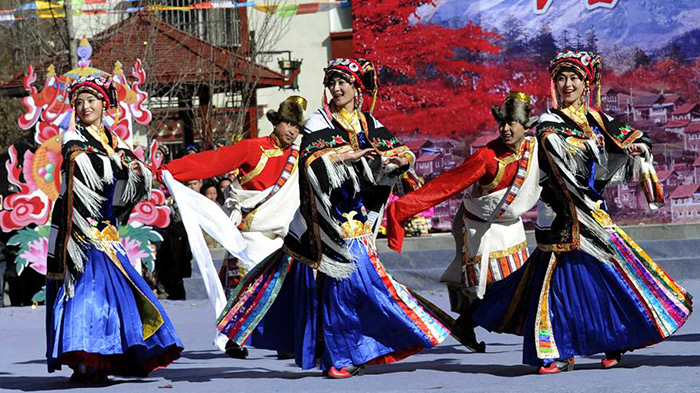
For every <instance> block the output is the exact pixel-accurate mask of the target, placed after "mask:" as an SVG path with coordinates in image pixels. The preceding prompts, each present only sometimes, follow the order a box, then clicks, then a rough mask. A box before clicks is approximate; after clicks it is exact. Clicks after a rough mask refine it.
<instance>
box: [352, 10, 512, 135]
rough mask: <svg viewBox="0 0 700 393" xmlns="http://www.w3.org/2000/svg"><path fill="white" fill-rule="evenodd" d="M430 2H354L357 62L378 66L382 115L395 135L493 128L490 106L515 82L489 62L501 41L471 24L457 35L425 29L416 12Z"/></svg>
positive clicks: (427, 26) (431, 26) (379, 111)
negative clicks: (507, 82)
mask: <svg viewBox="0 0 700 393" xmlns="http://www.w3.org/2000/svg"><path fill="white" fill-rule="evenodd" d="M423 4H432V3H431V0H412V1H404V0H360V1H353V31H354V37H353V39H354V41H353V44H354V49H355V55H356V56H357V57H364V58H366V59H369V60H371V61H372V62H373V63H374V64H375V66H377V67H378V68H379V71H380V73H379V75H380V81H381V83H382V88H381V89H380V93H379V100H378V105H377V108H376V114H377V116H378V117H379V118H380V119H381V121H382V122H383V123H384V124H385V125H386V126H387V127H389V128H390V129H392V130H393V131H396V132H398V133H408V132H413V131H419V132H421V133H424V134H430V135H440V136H450V135H465V134H469V133H473V132H474V131H477V130H481V129H484V128H485V127H486V126H489V127H490V126H491V125H492V124H493V120H492V118H491V110H490V108H491V105H493V104H496V103H498V102H499V101H502V100H503V96H504V94H505V92H507V91H508V88H509V87H510V86H506V84H504V80H507V79H510V77H511V75H508V74H507V73H506V72H504V71H503V70H502V69H499V67H493V65H489V64H487V60H488V58H489V57H490V56H493V55H495V54H497V53H498V51H499V47H498V45H496V43H495V42H496V41H497V40H498V39H499V38H500V37H499V36H498V35H496V34H493V33H489V32H486V31H484V30H482V28H481V27H479V26H477V25H474V24H468V25H466V26H464V27H462V28H459V29H451V28H447V27H443V26H438V25H435V24H424V23H422V22H421V21H420V20H419V19H418V16H417V14H416V8H417V7H418V6H420V5H423Z"/></svg>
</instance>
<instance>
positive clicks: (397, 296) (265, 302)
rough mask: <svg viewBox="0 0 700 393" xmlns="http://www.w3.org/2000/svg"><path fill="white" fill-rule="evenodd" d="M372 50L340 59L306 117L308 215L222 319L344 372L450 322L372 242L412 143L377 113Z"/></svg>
mask: <svg viewBox="0 0 700 393" xmlns="http://www.w3.org/2000/svg"><path fill="white" fill-rule="evenodd" d="M376 83H377V82H376V75H375V72H374V67H373V66H372V64H371V63H370V62H368V61H365V60H361V59H358V60H355V59H336V60H333V61H331V62H330V63H329V65H328V68H326V73H325V78H324V85H325V86H326V88H327V89H328V90H329V92H330V93H331V95H332V97H333V98H332V101H331V102H327V101H326V100H325V96H324V108H322V109H319V110H317V111H316V112H314V113H313V114H312V115H311V116H310V118H309V119H308V120H307V122H306V127H305V129H304V136H303V140H302V146H301V157H300V158H301V161H300V168H301V169H302V171H301V173H300V183H299V187H300V193H301V208H300V211H301V215H300V216H299V217H298V219H295V220H294V221H293V222H292V224H291V226H290V234H289V235H288V236H287V239H286V240H285V245H284V247H283V249H282V251H281V252H279V253H276V254H273V255H272V256H271V257H269V258H268V259H266V260H265V261H263V262H262V263H261V264H259V265H258V266H257V267H256V268H255V269H254V270H252V271H251V272H250V273H249V274H248V275H247V276H246V277H245V278H244V279H243V281H242V283H241V285H240V286H239V287H238V288H237V289H236V291H234V294H233V296H232V297H231V299H230V301H229V305H228V306H227V308H226V309H225V310H224V312H223V313H222V315H221V317H220V319H219V330H220V331H221V332H222V333H224V334H227V335H228V336H229V337H230V338H231V339H232V340H234V341H235V342H237V343H238V344H243V342H245V340H246V338H247V337H248V336H249V335H250V334H251V332H252V331H253V330H254V329H255V328H256V326H257V325H258V323H259V321H260V320H261V319H262V318H263V317H264V319H263V320H262V323H260V326H261V327H262V328H259V329H258V330H257V331H256V333H255V334H254V336H253V345H256V346H261V345H267V346H268V348H270V349H277V350H284V351H290V352H294V353H295V357H296V363H297V365H299V366H300V367H302V368H304V369H309V368H313V367H314V366H315V365H316V357H317V355H318V356H320V358H321V369H322V370H324V372H326V373H327V375H328V376H329V377H331V378H348V377H351V376H353V375H356V374H358V373H360V371H361V370H362V369H363V366H364V365H365V364H384V363H389V362H393V361H396V360H399V359H402V358H404V357H407V356H409V355H411V354H414V353H416V352H418V351H420V350H422V349H424V348H430V347H432V346H434V345H437V344H438V343H440V342H441V341H442V340H443V339H444V338H445V337H446V336H447V335H448V334H449V331H448V330H447V329H446V328H445V327H444V326H443V325H442V324H440V323H439V322H438V321H437V320H436V319H434V318H433V317H432V316H431V315H429V314H428V313H427V312H426V311H425V309H424V308H423V307H422V306H421V305H420V304H418V302H417V300H416V299H415V298H414V297H413V296H412V295H411V294H410V293H409V292H408V291H407V290H406V289H405V288H404V287H403V286H402V285H400V284H398V283H397V282H396V281H394V279H393V278H392V277H391V276H390V275H389V274H388V273H387V272H386V270H385V269H384V267H383V265H382V263H381V262H380V261H379V257H378V253H377V251H376V248H375V245H374V233H375V231H376V230H377V228H378V225H379V221H380V220H381V219H380V218H381V216H382V211H383V208H384V204H385V203H386V201H387V199H388V196H389V192H390V190H391V186H392V185H393V183H394V182H395V181H396V179H397V177H398V176H399V175H400V174H401V173H403V172H404V171H406V170H407V169H408V168H409V167H410V165H411V164H412V162H413V154H412V153H411V152H410V150H409V149H408V148H407V147H406V146H404V145H403V144H402V143H401V142H399V140H398V139H397V138H396V137H394V136H393V135H392V134H391V133H390V132H389V131H388V130H387V129H386V128H384V126H383V125H382V124H381V123H379V121H378V120H377V119H375V118H374V117H373V116H372V115H371V114H369V113H363V112H361V108H362V94H363V92H364V90H367V92H368V93H370V94H371V93H376V88H377V84H376Z"/></svg>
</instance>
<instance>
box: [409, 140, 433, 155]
mask: <svg viewBox="0 0 700 393" xmlns="http://www.w3.org/2000/svg"><path fill="white" fill-rule="evenodd" d="M428 142H430V141H429V140H427V139H418V140H415V141H406V142H404V143H405V144H406V146H408V148H409V149H411V151H413V152H417V151H418V150H420V148H421V147H423V145H425V144H426V143H428Z"/></svg>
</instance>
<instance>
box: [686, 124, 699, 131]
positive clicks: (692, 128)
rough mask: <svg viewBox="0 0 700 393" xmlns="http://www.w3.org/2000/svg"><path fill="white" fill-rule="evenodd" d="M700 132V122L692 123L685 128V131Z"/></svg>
mask: <svg viewBox="0 0 700 393" xmlns="http://www.w3.org/2000/svg"><path fill="white" fill-rule="evenodd" d="M697 132H700V123H690V124H689V125H688V127H686V128H685V133H686V134H688V133H690V134H694V133H697Z"/></svg>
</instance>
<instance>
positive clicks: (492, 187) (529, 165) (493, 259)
mask: <svg viewBox="0 0 700 393" xmlns="http://www.w3.org/2000/svg"><path fill="white" fill-rule="evenodd" d="M491 110H492V113H493V117H494V118H495V119H496V121H497V122H498V129H499V133H500V137H499V138H497V139H494V140H492V141H491V142H489V143H488V144H487V145H486V146H485V147H483V148H481V149H479V150H478V151H477V152H476V153H474V154H473V155H471V156H470V157H469V158H467V159H466V160H465V161H464V162H463V163H462V164H461V165H459V166H457V167H456V168H454V169H452V170H449V171H447V172H445V173H443V174H441V175H440V176H438V177H436V178H435V179H433V180H432V181H430V182H428V183H427V184H426V185H425V186H423V187H422V188H420V189H418V190H416V191H414V192H411V193H409V194H407V195H405V196H403V197H401V198H399V199H398V200H396V201H395V202H394V203H393V204H391V205H389V207H388V210H387V218H388V220H387V230H388V237H389V247H390V248H392V249H394V250H396V251H398V252H401V247H402V244H403V237H404V231H403V227H402V226H401V223H402V222H404V221H406V220H408V219H410V218H411V217H413V216H414V215H416V214H418V213H420V212H422V211H424V210H426V209H428V208H430V207H432V206H435V205H438V204H440V203H441V202H443V201H446V200H447V199H449V198H451V197H453V196H454V195H456V194H458V193H460V192H462V191H464V190H465V189H466V192H465V194H464V199H463V202H462V206H461V207H460V213H461V214H460V213H458V214H457V217H456V218H455V221H454V223H453V234H454V235H455V240H456V242H457V247H458V251H461V253H459V252H458V253H457V256H456V257H455V260H454V261H453V262H452V263H451V264H450V266H449V267H448V268H447V270H445V272H444V273H443V275H442V277H441V281H442V282H444V283H446V284H447V288H448V291H449V294H450V305H451V309H452V311H454V312H457V313H459V314H460V317H459V318H458V319H457V325H458V326H459V327H460V328H462V329H463V330H464V332H465V333H466V336H465V337H464V339H465V340H467V342H466V343H465V344H466V345H468V346H470V347H471V348H474V349H476V351H477V352H484V351H485V349H486V346H485V344H484V343H483V342H481V343H478V342H477V341H476V335H475V333H474V328H475V327H476V324H475V323H474V322H473V320H472V318H471V316H470V315H471V311H472V310H473V309H474V306H475V304H477V303H478V300H479V299H481V298H482V297H483V295H484V293H485V291H486V288H487V286H488V284H490V283H492V282H494V281H498V280H500V279H503V278H504V277H506V276H508V275H509V274H510V273H512V272H513V271H515V270H516V269H518V268H519V267H520V266H521V265H522V263H524V262H525V260H526V259H527V256H528V249H527V242H526V240H525V229H524V227H523V223H522V220H521V218H520V216H521V215H522V214H524V213H525V212H527V211H528V210H530V209H531V208H532V207H533V206H535V204H536V203H537V199H538V197H539V194H540V186H539V184H538V182H539V170H538V163H537V144H536V140H535V138H533V137H526V136H525V133H526V131H527V129H529V128H531V127H533V126H534V125H535V123H537V117H536V116H534V117H533V116H531V115H530V97H529V96H528V95H527V94H525V93H521V92H510V93H509V94H508V96H507V97H506V99H505V102H504V103H503V105H502V106H501V107H498V106H493V107H492V108H491ZM460 254H461V255H460Z"/></svg>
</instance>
